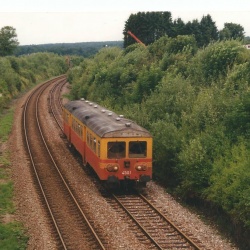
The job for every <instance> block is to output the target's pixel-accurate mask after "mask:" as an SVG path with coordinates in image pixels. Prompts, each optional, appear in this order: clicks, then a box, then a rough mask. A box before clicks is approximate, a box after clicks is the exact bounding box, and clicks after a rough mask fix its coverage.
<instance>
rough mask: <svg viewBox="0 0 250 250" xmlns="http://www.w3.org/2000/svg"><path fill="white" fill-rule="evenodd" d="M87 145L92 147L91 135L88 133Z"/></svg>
mask: <svg viewBox="0 0 250 250" xmlns="http://www.w3.org/2000/svg"><path fill="white" fill-rule="evenodd" d="M87 144H88V145H90V134H89V132H87Z"/></svg>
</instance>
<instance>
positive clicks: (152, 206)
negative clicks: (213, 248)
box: [138, 194, 201, 250]
mask: <svg viewBox="0 0 250 250" xmlns="http://www.w3.org/2000/svg"><path fill="white" fill-rule="evenodd" d="M138 195H139V196H140V197H141V198H142V199H143V200H144V201H145V202H146V203H147V204H148V205H149V206H150V207H151V208H152V209H154V211H155V212H156V213H158V214H159V215H160V216H161V217H162V218H163V219H164V220H165V221H167V222H168V223H169V224H170V225H171V226H172V227H173V228H174V229H175V230H176V231H177V232H178V233H179V234H180V235H181V236H182V237H183V238H184V239H186V240H187V241H188V243H189V244H190V245H191V246H193V247H194V248H195V249H196V250H201V248H200V247H199V246H198V245H197V244H196V243H195V242H194V241H193V240H192V239H190V237H188V236H187V235H186V234H185V233H183V232H182V231H181V230H180V229H179V228H178V227H177V226H176V225H174V223H173V222H171V221H170V220H169V219H168V218H167V217H166V216H165V215H164V214H163V213H161V212H160V211H159V210H158V209H157V208H156V207H155V206H154V205H153V204H152V203H151V202H150V201H149V200H148V199H147V198H146V197H145V196H144V195H142V194H138Z"/></svg>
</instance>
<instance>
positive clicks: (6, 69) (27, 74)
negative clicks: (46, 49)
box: [0, 53, 68, 111]
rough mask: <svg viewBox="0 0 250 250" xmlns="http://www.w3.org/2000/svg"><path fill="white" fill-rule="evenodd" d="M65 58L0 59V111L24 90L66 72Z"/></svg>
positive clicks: (48, 55) (22, 57) (46, 56)
mask: <svg viewBox="0 0 250 250" xmlns="http://www.w3.org/2000/svg"><path fill="white" fill-rule="evenodd" d="M67 67H68V65H67V63H66V58H65V57H61V56H58V55H55V54H50V53H36V54H32V55H27V56H21V57H13V56H8V57H0V111H1V110H2V109H3V108H4V107H5V106H6V103H8V101H9V100H11V99H12V98H14V97H15V96H17V95H18V94H19V93H20V92H22V91H24V90H25V89H27V88H29V87H31V86H33V85H35V84H37V83H39V82H41V81H43V80H47V79H49V78H51V77H53V76H56V75H60V74H64V73H65V72H66V70H67Z"/></svg>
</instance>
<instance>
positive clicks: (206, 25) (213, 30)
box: [197, 15, 218, 47]
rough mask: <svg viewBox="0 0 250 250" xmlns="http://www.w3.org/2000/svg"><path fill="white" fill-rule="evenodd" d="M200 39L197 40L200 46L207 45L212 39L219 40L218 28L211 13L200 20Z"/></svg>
mask: <svg viewBox="0 0 250 250" xmlns="http://www.w3.org/2000/svg"><path fill="white" fill-rule="evenodd" d="M200 33H201V34H202V35H201V37H200V40H197V43H198V45H199V47H202V46H204V45H205V46H206V45H208V44H209V43H210V42H212V41H217V40H218V29H217V27H216V25H215V22H214V21H213V20H212V17H211V16H210V15H207V16H203V17H202V19H201V21H200Z"/></svg>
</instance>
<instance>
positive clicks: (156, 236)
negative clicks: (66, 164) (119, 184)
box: [111, 193, 201, 250]
mask: <svg viewBox="0 0 250 250" xmlns="http://www.w3.org/2000/svg"><path fill="white" fill-rule="evenodd" d="M111 196H112V198H113V199H114V200H115V201H116V203H117V204H118V205H119V206H120V207H121V208H122V209H123V210H124V211H125V212H126V214H127V215H128V216H129V217H130V218H131V219H132V220H133V222H134V223H135V224H136V225H137V228H138V229H139V230H140V231H141V232H142V234H143V236H142V235H140V238H141V240H142V242H144V243H145V244H146V246H147V247H148V248H150V249H151V248H155V249H196V250H198V249H201V248H200V247H199V246H198V245H197V244H196V243H195V242H194V241H193V240H192V239H191V238H190V237H189V236H187V235H186V234H184V233H183V232H182V231H181V230H180V229H179V228H178V227H177V226H175V225H174V224H173V223H172V222H171V221H170V220H169V219H168V218H167V217H166V216H165V215H163V214H162V213H161V212H160V211H159V210H158V209H157V208H156V207H155V206H154V205H153V204H152V203H151V202H150V201H149V200H148V199H147V198H146V197H145V196H144V195H142V194H139V193H133V194H129V195H126V194H114V193H112V195H111ZM114 206H115V207H116V205H114ZM145 237H146V238H147V240H145Z"/></svg>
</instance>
